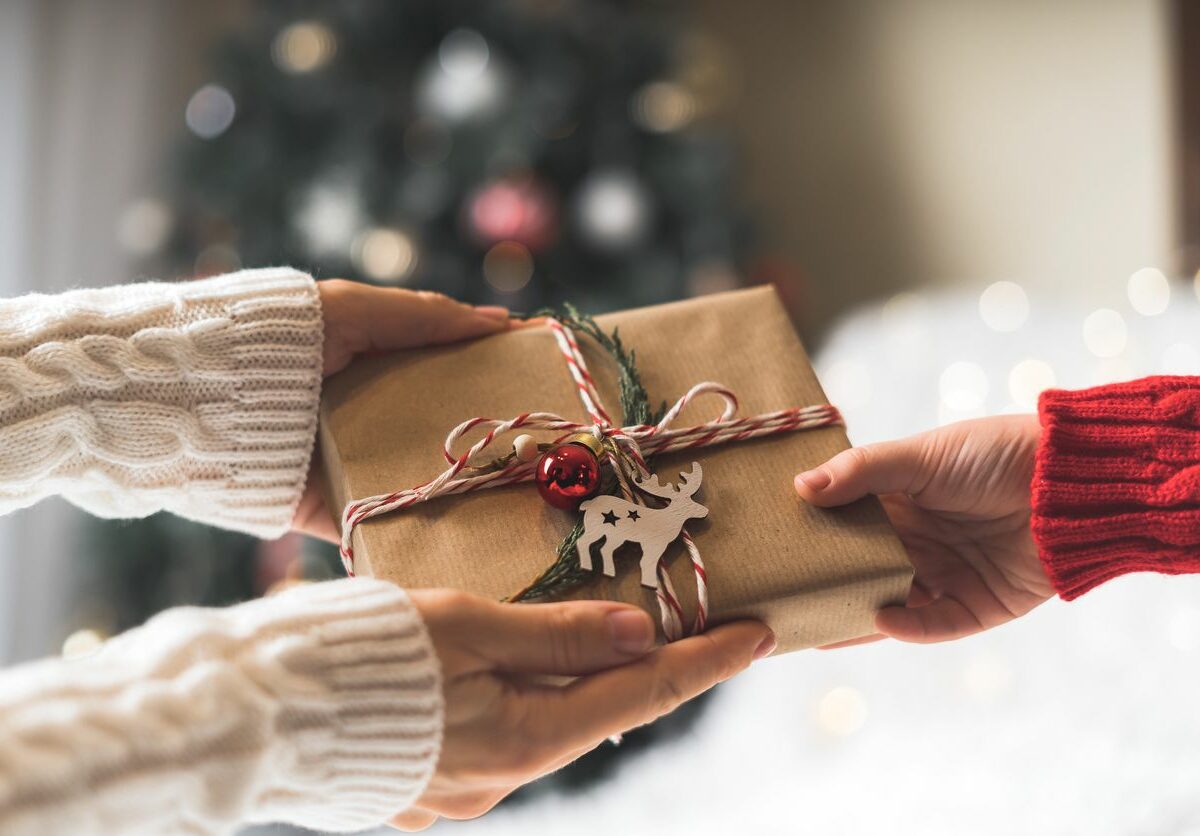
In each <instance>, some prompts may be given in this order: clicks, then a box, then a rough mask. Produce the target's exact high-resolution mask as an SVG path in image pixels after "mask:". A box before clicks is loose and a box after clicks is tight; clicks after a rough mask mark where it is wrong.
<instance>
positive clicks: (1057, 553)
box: [1033, 377, 1200, 600]
mask: <svg viewBox="0 0 1200 836" xmlns="http://www.w3.org/2000/svg"><path fill="white" fill-rule="evenodd" d="M1039 412H1040V415H1041V423H1042V437H1041V441H1040V444H1039V448H1038V454H1037V464H1036V468H1035V471H1034V479H1033V534H1034V538H1035V539H1036V541H1037V544H1038V547H1039V550H1040V554H1041V558H1042V563H1043V565H1044V566H1045V568H1046V573H1047V575H1048V576H1049V577H1050V580H1051V582H1052V583H1053V584H1054V588H1055V589H1056V590H1057V591H1058V593H1059V594H1060V595H1061V596H1062V597H1063V598H1065V599H1067V600H1071V599H1073V598H1077V597H1079V596H1080V595H1082V594H1083V593H1085V592H1087V591H1088V590H1090V589H1092V588H1094V587H1096V586H1098V585H1099V584H1101V583H1104V582H1105V581H1107V580H1110V579H1112V578H1115V577H1117V576H1119V575H1123V574H1127V573H1129V572H1144V571H1150V572H1162V573H1165V574H1184V573H1192V572H1200V378H1193V377H1152V378H1146V379H1144V380H1139V381H1135V382H1132V383H1122V384H1115V385H1111V386H1101V387H1097V388H1094V389H1085V390H1082V391H1078V392H1064V391H1049V392H1046V393H1044V394H1043V395H1042V397H1041V401H1040V404H1039Z"/></svg>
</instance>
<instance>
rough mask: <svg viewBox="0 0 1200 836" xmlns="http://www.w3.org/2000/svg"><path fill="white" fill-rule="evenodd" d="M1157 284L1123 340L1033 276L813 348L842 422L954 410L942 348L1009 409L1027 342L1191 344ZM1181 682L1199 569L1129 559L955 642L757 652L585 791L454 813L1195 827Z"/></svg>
mask: <svg viewBox="0 0 1200 836" xmlns="http://www.w3.org/2000/svg"><path fill="white" fill-rule="evenodd" d="M1171 289H1172V293H1173V297H1174V298H1173V299H1172V302H1171V305H1170V307H1169V308H1168V310H1167V311H1166V312H1165V313H1163V314H1161V315H1159V316H1154V317H1144V316H1142V315H1140V314H1137V313H1136V312H1134V310H1133V309H1132V308H1131V307H1127V308H1124V309H1122V310H1120V311H1118V312H1119V313H1120V314H1121V316H1122V317H1123V319H1124V320H1125V322H1126V324H1127V326H1128V339H1127V345H1126V348H1125V350H1124V352H1123V353H1122V354H1120V355H1119V356H1118V357H1116V358H1114V359H1111V360H1101V359H1099V358H1097V357H1095V356H1093V355H1091V354H1089V353H1088V350H1087V348H1086V346H1085V344H1084V340H1083V322H1084V320H1085V318H1086V317H1087V316H1088V315H1089V314H1090V313H1091V312H1092V308H1090V307H1087V306H1084V305H1076V306H1073V307H1072V306H1068V305H1066V304H1064V303H1062V302H1061V300H1052V299H1046V298H1039V297H1038V295H1037V294H1036V293H1030V299H1029V302H1030V313H1029V317H1028V319H1027V321H1026V322H1024V323H1023V324H1022V325H1021V326H1020V327H1018V328H1017V329H1016V330H1015V331H1013V332H1011V333H997V332H994V331H992V330H990V329H988V328H987V327H986V326H985V325H984V322H983V319H982V318H981V315H980V313H979V310H978V300H979V296H978V295H963V296H955V297H945V298H937V299H933V298H922V297H913V298H904V299H900V300H898V301H894V302H892V303H891V304H889V305H887V306H883V307H882V308H872V309H868V310H866V311H863V312H861V313H859V314H857V315H856V316H854V317H852V318H850V319H849V320H847V321H846V322H844V323H843V324H842V326H841V327H840V329H839V330H838V331H837V332H836V333H835V334H834V336H833V338H832V340H831V341H830V342H829V344H828V345H827V346H826V347H825V350H824V351H823V352H821V354H820V356H819V361H818V366H819V368H820V369H821V370H822V372H823V373H826V374H827V373H828V372H829V371H830V370H831V369H836V368H841V369H842V370H843V372H844V373H845V375H846V379H845V381H843V383H844V384H845V385H847V386H848V387H849V395H850V397H849V398H846V399H845V400H844V401H843V402H842V405H843V407H844V411H845V412H846V415H847V418H848V420H849V423H850V427H851V430H852V432H851V436H852V438H854V439H855V441H856V442H857V443H864V442H868V441H874V440H879V439H883V438H888V437H894V436H898V435H903V434H907V433H909V432H914V431H917V430H920V429H924V428H927V427H930V426H933V425H934V424H936V423H937V422H938V421H939V417H940V418H941V419H944V420H949V419H956V418H957V417H960V416H958V415H957V414H955V411H954V410H952V409H949V408H947V407H946V406H944V405H942V406H939V402H940V400H941V392H940V391H939V390H940V388H941V381H942V377H943V372H944V371H945V369H947V368H948V367H950V366H951V365H952V364H955V363H969V364H973V365H974V366H977V367H978V371H980V372H981V373H982V378H983V379H984V380H985V382H986V392H985V393H984V394H983V395H982V397H981V403H980V405H979V407H978V408H976V409H969V410H966V412H968V413H973V412H980V413H982V412H985V411H986V412H996V411H1000V410H1003V409H1006V408H1015V407H1014V406H1013V405H1012V404H1010V400H1011V394H1010V391H1009V390H1010V386H1009V376H1010V374H1011V370H1012V368H1013V367H1014V366H1016V365H1017V364H1019V363H1021V362H1022V361H1023V360H1026V359H1028V358H1033V359H1036V360H1040V361H1041V362H1042V363H1045V364H1046V365H1048V366H1049V367H1050V368H1051V369H1052V370H1053V372H1054V375H1055V377H1056V379H1057V381H1058V384H1059V385H1063V386H1069V387H1076V386H1084V385H1088V384H1091V383H1098V382H1101V381H1103V380H1115V379H1119V378H1128V377H1133V376H1137V375H1144V374H1149V373H1153V372H1156V371H1159V370H1160V369H1161V368H1162V364H1163V362H1164V355H1165V360H1166V361H1170V362H1175V363H1178V362H1180V361H1183V362H1188V363H1190V362H1195V361H1197V358H1200V304H1197V302H1196V299H1195V298H1194V296H1193V294H1192V289H1191V287H1190V286H1188V285H1186V284H1180V283H1176V284H1174V285H1172V288H1171ZM980 290H982V288H980ZM1181 346H1182V347H1181ZM1197 365H1198V367H1197V368H1196V369H1195V371H1197V372H1200V363H1197ZM1026 368H1028V366H1027V367H1026ZM846 370H848V371H846ZM835 376H836V375H835ZM951 377H952V378H953V377H954V375H951ZM1018 377H1020V375H1019V374H1018ZM976 378H977V376H976V375H975V374H974V373H968V374H967V375H966V379H967V381H968V382H967V390H968V393H970V392H976V393H977V389H973V388H972V387H974V386H976V385H977V383H978V381H977V379H976ZM972 381H974V382H972ZM829 382H832V381H829ZM950 382H951V384H953V383H954V381H953V380H951V381H950ZM830 388H831V389H832V388H834V387H833V386H830ZM959 389H961V387H958V388H956V387H955V386H953V385H952V386H951V387H950V391H951V393H952V395H951V399H952V400H956V402H959V403H961V402H963V400H964V397H963V394H962V392H960V391H958V390H959ZM1017 389H1018V392H1021V391H1023V390H1022V389H1021V387H1017ZM955 393H956V394H955ZM965 400H967V401H969V400H970V398H965ZM939 413H940V415H939ZM713 513H720V509H713ZM714 594H719V591H717V590H714ZM1198 694H1200V577H1192V578H1162V577H1158V576H1145V575H1139V576H1129V577H1125V578H1121V579H1119V580H1117V581H1114V582H1112V583H1111V584H1109V585H1107V586H1104V587H1101V588H1100V589H1098V590H1096V591H1094V592H1092V593H1089V594H1088V595H1087V596H1085V597H1084V598H1082V599H1081V600H1079V601H1077V602H1075V603H1073V604H1070V605H1066V604H1062V603H1061V602H1058V601H1052V602H1050V603H1048V604H1046V605H1044V606H1042V607H1041V608H1039V609H1037V610H1035V611H1034V612H1033V613H1031V614H1030V615H1028V616H1026V617H1025V618H1023V619H1021V620H1020V621H1018V622H1015V623H1013V624H1010V625H1008V626H1006V627H1003V628H1000V629H997V630H993V631H991V632H989V633H986V634H983V635H980V636H977V637H974V638H971V639H967V640H964V641H961V642H958V643H955V644H945V645H935V646H929V647H921V646H913V645H901V644H897V643H892V642H887V643H880V644H876V645H871V646H866V647H861V648H852V649H848V650H843V651H836V652H822V651H808V652H804V653H798V654H792V655H789V656H783V657H779V658H776V659H770V660H767V661H766V662H762V663H759V664H758V665H756V666H755V667H754V668H753V669H752V670H751V671H750V672H749V673H748V674H746V675H744V676H742V677H741V678H740V679H738V680H736V681H734V682H732V683H729V684H728V685H727V686H725V687H724V688H723V689H722V691H721V693H720V694H719V696H718V697H717V699H716V700H714V702H713V705H712V706H711V709H710V711H709V712H707V714H706V716H705V717H704V718H703V719H702V721H701V723H700V725H699V727H698V728H697V729H696V731H695V733H694V734H693V735H692V736H691V737H689V738H688V739H686V740H680V741H679V742H678V743H677V744H674V745H672V746H664V747H663V748H662V749H660V750H659V751H656V752H652V753H650V754H649V755H648V756H647V757H645V758H642V759H638V760H637V762H635V763H633V764H630V765H628V768H626V769H624V770H623V771H622V774H621V775H619V776H618V778H617V779H616V780H614V781H612V782H610V783H607V784H605V785H603V786H602V787H601V788H599V789H597V790H595V791H593V792H590V793H587V794H584V795H581V796H579V797H575V798H557V799H549V800H546V801H544V802H541V803H538V804H531V805H524V806H520V807H516V808H514V809H512V810H499V811H497V812H496V813H494V814H492V815H491V816H490V817H489V818H487V819H484V820H481V821H479V822H477V823H475V824H473V825H470V826H468V827H467V828H466V829H465V832H467V833H488V834H528V833H535V832H539V833H540V832H545V833H550V832H554V833H596V834H607V833H611V832H614V831H615V830H616V829H618V828H619V829H624V830H630V831H636V832H653V831H652V830H651V828H657V832H660V833H689V834H708V833H713V834H716V833H753V834H771V833H788V834H793V833H810V834H819V835H820V836H825V834H843V833H844V834H862V833H921V834H947V836H950V834H953V835H954V836H958V834H973V835H974V834H997V836H999V834H1005V835H1006V836H1007V835H1008V834H1014V833H1022V834H1088V836H1102V835H1104V834H1114V836H1116V834H1147V836H1149V835H1150V834H1200V804H1197V802H1196V798H1197V792H1198V790H1200V712H1198V710H1197V702H1196V698H1197V695H1198ZM838 732H841V733H840V734H839V733H838ZM455 826H456V825H449V824H448V825H445V826H444V829H445V830H446V831H447V832H449V831H450V830H451V828H452V827H455ZM458 827H461V826H458Z"/></svg>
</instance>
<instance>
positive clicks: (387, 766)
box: [253, 578, 443, 831]
mask: <svg viewBox="0 0 1200 836" xmlns="http://www.w3.org/2000/svg"><path fill="white" fill-rule="evenodd" d="M287 594H288V595H290V596H292V598H291V600H290V601H289V602H288V603H289V609H290V610H291V611H293V612H306V613H307V615H305V616H304V618H305V619H306V620H310V621H312V622H315V624H314V626H313V627H311V628H310V629H309V632H308V635H307V636H305V637H304V638H303V639H301V640H296V641H292V642H286V641H285V642H281V644H280V646H279V648H278V649H277V651H276V652H277V655H275V658H274V662H275V663H277V664H278V665H279V666H280V668H281V669H282V670H283V671H286V673H278V674H272V676H271V678H272V679H274V678H275V676H278V679H276V680H275V684H274V685H273V686H272V687H273V688H274V690H276V692H277V694H278V698H279V701H280V705H281V710H280V713H279V717H278V726H279V733H280V737H281V739H282V740H283V741H284V742H285V747H284V751H283V753H282V754H280V755H279V757H281V758H283V759H284V760H283V762H278V761H277V762H276V768H275V772H276V775H277V776H278V780H277V781H276V782H275V783H274V784H273V785H271V786H269V787H267V788H266V789H265V791H264V792H263V793H262V795H261V797H260V799H259V800H258V802H257V803H256V804H255V805H254V806H255V808H256V810H255V813H254V815H253V818H254V819H256V820H259V821H275V820H279V821H290V822H293V823H297V824H301V825H304V826H305V827H310V828H317V829H324V830H338V831H342V830H357V829H362V828H365V827H371V826H374V825H377V824H379V823H380V822H381V821H383V820H385V819H387V818H389V817H390V816H392V815H394V814H396V813H398V812H400V811H402V810H404V809H406V808H407V807H409V806H410V805H411V804H412V803H413V801H415V800H416V798H417V797H418V796H419V795H420V794H421V793H422V792H423V791H424V789H425V786H426V784H427V783H428V782H429V779H430V777H431V775H432V774H433V770H434V767H435V766H436V763H437V756H438V752H439V749H440V745H441V734H442V712H443V707H442V688H441V674H440V670H439V666H438V661H437V657H436V655H435V654H434V652H433V649H432V646H431V644H430V642H429V638H428V636H427V635H426V632H425V628H424V625H423V623H422V622H421V618H420V615H419V614H418V612H417V610H416V608H415V607H414V606H413V605H412V603H411V602H410V601H409V599H408V596H407V594H406V593H405V592H404V590H402V589H400V588H399V587H396V586H394V585H393V584H390V583H386V582H383V581H377V580H372V579H366V578H357V579H353V580H344V581H335V582H330V583H321V584H314V585H312V586H309V587H305V588H302V589H297V590H292V591H290V592H289V593H287ZM267 606H268V607H269V606H270V603H269V600H268V602H267ZM272 667H273V666H272ZM264 672H266V671H265V670H264ZM289 759H290V760H289Z"/></svg>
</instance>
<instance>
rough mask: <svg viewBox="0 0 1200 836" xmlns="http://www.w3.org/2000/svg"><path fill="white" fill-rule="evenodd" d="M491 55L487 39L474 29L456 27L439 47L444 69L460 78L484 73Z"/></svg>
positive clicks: (439, 56)
mask: <svg viewBox="0 0 1200 836" xmlns="http://www.w3.org/2000/svg"><path fill="white" fill-rule="evenodd" d="M490 57H491V50H490V49H489V48H488V43H487V41H486V40H485V39H484V37H483V35H480V34H479V33H478V32H476V31H475V30H474V29H455V30H454V31H453V32H451V33H450V34H449V35H447V36H446V37H445V38H444V39H443V40H442V43H441V45H440V46H439V47H438V63H439V64H440V65H441V67H442V70H443V71H444V72H445V73H446V75H448V76H450V77H451V78H454V79H459V80H469V79H472V78H476V77H478V76H480V75H482V74H483V72H484V70H486V69H487V65H488V59H489V58H490Z"/></svg>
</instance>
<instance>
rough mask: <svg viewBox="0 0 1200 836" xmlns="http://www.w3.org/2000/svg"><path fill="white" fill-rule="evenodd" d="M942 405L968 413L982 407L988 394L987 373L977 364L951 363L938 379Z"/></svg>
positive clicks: (965, 361) (960, 361) (962, 361)
mask: <svg viewBox="0 0 1200 836" xmlns="http://www.w3.org/2000/svg"><path fill="white" fill-rule="evenodd" d="M938 392H939V394H940V395H941V398H942V403H943V404H945V405H946V406H947V407H949V408H950V409H952V410H955V411H960V412H969V411H971V410H976V409H979V408H980V407H982V406H983V402H984V399H985V398H986V397H987V393H988V378H987V373H986V372H985V371H984V370H983V368H982V367H981V366H980V365H979V364H978V363H972V362H969V361H967V360H959V361H958V362H957V363H951V364H950V365H949V366H947V367H946V369H945V370H944V371H943V372H942V376H941V377H940V378H939V379H938Z"/></svg>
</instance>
